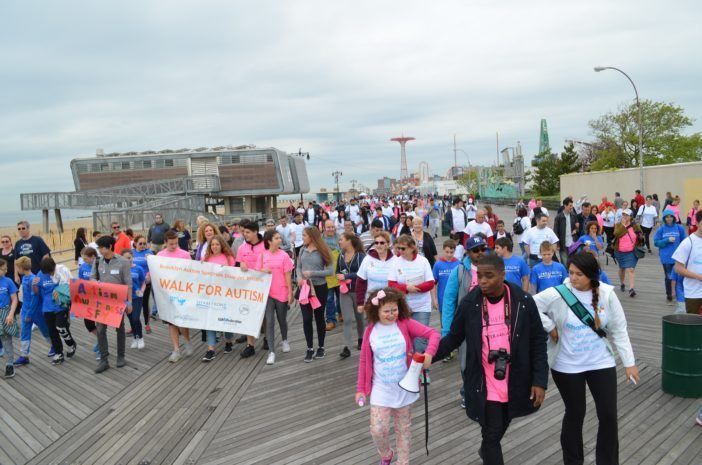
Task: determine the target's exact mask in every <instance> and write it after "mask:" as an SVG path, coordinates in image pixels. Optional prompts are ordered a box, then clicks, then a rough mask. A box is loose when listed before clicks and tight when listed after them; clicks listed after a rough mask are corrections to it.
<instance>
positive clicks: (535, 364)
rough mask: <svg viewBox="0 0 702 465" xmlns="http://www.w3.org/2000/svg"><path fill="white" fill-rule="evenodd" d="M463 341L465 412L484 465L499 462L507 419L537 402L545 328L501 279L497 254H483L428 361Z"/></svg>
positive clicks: (530, 304) (523, 297)
mask: <svg viewBox="0 0 702 465" xmlns="http://www.w3.org/2000/svg"><path fill="white" fill-rule="evenodd" d="M464 340H465V341H466V344H467V349H466V355H465V358H466V372H465V381H464V387H465V392H466V413H467V414H468V416H469V417H470V418H471V419H473V420H475V421H477V422H479V423H480V426H481V427H482V428H481V432H482V437H483V440H482V444H481V446H480V451H479V454H480V456H481V458H482V459H483V460H484V463H485V464H487V465H502V464H503V463H504V462H503V458H502V447H501V446H500V441H501V440H502V437H503V436H504V434H505V432H506V431H507V427H508V426H509V423H510V421H511V420H512V419H513V418H516V417H520V416H524V415H529V414H531V413H533V412H535V411H536V410H538V408H539V407H540V406H541V403H542V402H543V400H544V396H545V391H546V385H547V382H548V363H547V356H546V332H545V331H544V328H543V326H542V325H541V318H540V317H539V311H538V309H537V308H536V304H535V303H534V299H532V297H531V296H530V295H529V294H527V293H525V292H524V291H522V290H521V289H520V288H519V287H518V286H515V285H514V284H510V283H507V282H505V267H504V262H503V261H502V259H501V258H500V257H498V256H497V255H494V254H491V255H485V256H484V257H483V258H482V259H481V260H480V262H479V263H478V286H476V287H475V288H474V289H473V290H472V291H471V292H470V293H469V294H468V295H466V297H465V298H464V299H463V300H462V301H461V304H460V306H459V308H458V312H457V313H456V315H455V317H454V319H453V323H452V324H451V330H450V332H449V334H448V335H446V336H445V337H444V338H442V339H441V342H440V344H439V350H438V351H437V353H436V355H435V356H434V360H443V359H444V358H445V357H446V356H447V355H448V354H450V353H451V352H452V351H453V350H455V349H456V348H457V347H458V346H459V345H460V344H461V343H462V342H463V341H464ZM485 345H487V347H484V346H485Z"/></svg>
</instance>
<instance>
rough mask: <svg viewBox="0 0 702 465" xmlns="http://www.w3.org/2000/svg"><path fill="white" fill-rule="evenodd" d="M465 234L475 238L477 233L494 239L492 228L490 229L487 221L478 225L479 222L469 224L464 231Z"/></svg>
mask: <svg viewBox="0 0 702 465" xmlns="http://www.w3.org/2000/svg"><path fill="white" fill-rule="evenodd" d="M463 232H464V233H466V234H468V235H469V236H471V237H473V236H475V235H476V234H477V233H483V234H485V237H486V238H488V237H492V228H491V227H490V225H489V224H488V222H487V221H483V222H482V223H478V222H477V221H471V222H470V223H468V225H467V226H466V229H464V230H463Z"/></svg>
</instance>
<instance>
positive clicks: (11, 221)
mask: <svg viewBox="0 0 702 465" xmlns="http://www.w3.org/2000/svg"><path fill="white" fill-rule="evenodd" d="M92 216H93V214H92V212H91V211H89V210H61V218H63V221H67V220H75V219H78V218H92ZM21 220H27V221H29V224H32V225H37V226H39V225H41V210H39V211H0V227H3V226H14V225H16V224H17V222H18V221H21ZM55 221H56V217H55V216H54V212H53V210H50V211H49V223H54V222H55Z"/></svg>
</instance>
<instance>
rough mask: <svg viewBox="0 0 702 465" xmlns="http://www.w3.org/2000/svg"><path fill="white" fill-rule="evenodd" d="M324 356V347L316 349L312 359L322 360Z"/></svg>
mask: <svg viewBox="0 0 702 465" xmlns="http://www.w3.org/2000/svg"><path fill="white" fill-rule="evenodd" d="M326 354H327V353H326V352H325V351H324V347H320V348H318V349H317V353H316V354H314V358H324V356H325V355H326Z"/></svg>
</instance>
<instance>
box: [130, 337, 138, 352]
mask: <svg viewBox="0 0 702 465" xmlns="http://www.w3.org/2000/svg"><path fill="white" fill-rule="evenodd" d="M138 345H139V339H137V338H134V339H132V345H130V346H129V348H130V349H136V348H137V346H138Z"/></svg>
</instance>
